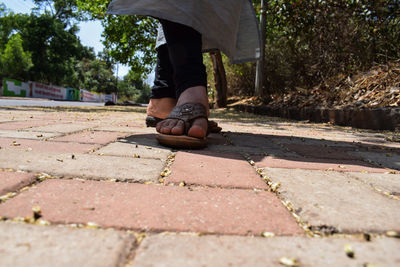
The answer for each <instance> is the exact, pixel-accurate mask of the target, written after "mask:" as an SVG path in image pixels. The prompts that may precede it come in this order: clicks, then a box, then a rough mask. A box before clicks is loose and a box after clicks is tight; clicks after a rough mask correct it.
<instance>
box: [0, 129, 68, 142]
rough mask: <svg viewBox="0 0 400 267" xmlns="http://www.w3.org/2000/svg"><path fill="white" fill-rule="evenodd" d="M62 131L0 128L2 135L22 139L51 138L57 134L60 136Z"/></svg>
mask: <svg viewBox="0 0 400 267" xmlns="http://www.w3.org/2000/svg"><path fill="white" fill-rule="evenodd" d="M60 135H61V134H60V133H45V132H35V131H29V132H24V131H10V130H0V137H8V138H16V139H18V138H22V139H35V140H42V139H44V138H50V137H55V136H60Z"/></svg>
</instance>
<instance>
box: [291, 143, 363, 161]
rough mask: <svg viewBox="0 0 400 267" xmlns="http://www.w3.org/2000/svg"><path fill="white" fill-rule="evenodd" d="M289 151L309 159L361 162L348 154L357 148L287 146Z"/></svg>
mask: <svg viewBox="0 0 400 267" xmlns="http://www.w3.org/2000/svg"><path fill="white" fill-rule="evenodd" d="M284 146H286V147H287V148H288V149H289V150H291V151H293V152H295V153H297V154H299V155H301V156H304V157H309V158H321V159H339V160H361V158H359V157H355V156H352V155H349V154H348V153H347V152H348V151H351V150H354V149H355V148H353V149H352V148H349V147H327V146H318V145H301V144H286V145H284Z"/></svg>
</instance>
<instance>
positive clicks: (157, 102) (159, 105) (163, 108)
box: [146, 97, 176, 119]
mask: <svg viewBox="0 0 400 267" xmlns="http://www.w3.org/2000/svg"><path fill="white" fill-rule="evenodd" d="M175 106H176V99H175V98H167V97H165V98H152V99H150V102H149V105H148V106H147V111H146V113H147V115H148V116H153V117H157V118H160V119H165V118H166V117H168V115H169V114H170V113H171V111H172V109H173V108H174V107H175Z"/></svg>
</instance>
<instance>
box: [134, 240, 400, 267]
mask: <svg viewBox="0 0 400 267" xmlns="http://www.w3.org/2000/svg"><path fill="white" fill-rule="evenodd" d="M345 245H351V247H352V248H353V250H354V258H349V257H348V256H347V255H346V253H345V250H344V246H345ZM399 250H400V242H399V241H398V240H394V239H389V238H376V239H373V240H372V241H371V242H366V241H362V240H360V239H355V238H318V239H316V238H314V239H313V238H306V237H275V238H252V237H235V236H202V237H198V236H191V235H175V234H170V235H156V236H151V237H148V238H145V239H144V241H143V242H142V243H141V245H140V247H139V249H138V250H137V253H136V257H135V260H134V261H133V263H132V264H131V265H128V266H174V267H175V266H251V267H254V266H284V265H282V264H280V259H281V258H283V257H286V258H295V259H297V261H298V263H299V266H343V267H350V266H351V267H353V266H366V264H368V263H370V264H376V265H374V266H399V264H400V256H399V253H398V251H399ZM286 266H290V265H286Z"/></svg>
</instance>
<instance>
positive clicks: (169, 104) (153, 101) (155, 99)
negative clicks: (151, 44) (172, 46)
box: [147, 44, 177, 119]
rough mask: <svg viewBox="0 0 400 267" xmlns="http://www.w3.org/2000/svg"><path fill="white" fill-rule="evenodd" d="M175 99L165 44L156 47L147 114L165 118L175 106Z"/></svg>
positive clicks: (170, 67)
mask: <svg viewBox="0 0 400 267" xmlns="http://www.w3.org/2000/svg"><path fill="white" fill-rule="evenodd" d="M176 101H177V100H176V92H175V84H174V81H173V69H172V65H171V62H170V60H169V52H168V47H167V45H166V44H165V45H161V46H160V47H158V48H157V65H156V69H155V77H154V85H153V87H152V88H151V95H150V102H149V105H148V107H147V115H148V116H153V117H155V118H160V119H165V118H166V117H168V115H169V114H170V112H171V110H172V109H173V108H174V107H175V105H176Z"/></svg>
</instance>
